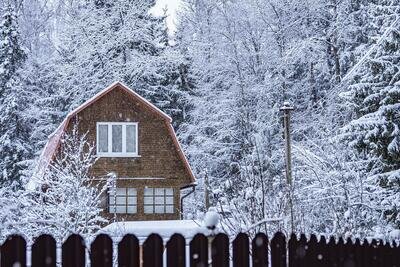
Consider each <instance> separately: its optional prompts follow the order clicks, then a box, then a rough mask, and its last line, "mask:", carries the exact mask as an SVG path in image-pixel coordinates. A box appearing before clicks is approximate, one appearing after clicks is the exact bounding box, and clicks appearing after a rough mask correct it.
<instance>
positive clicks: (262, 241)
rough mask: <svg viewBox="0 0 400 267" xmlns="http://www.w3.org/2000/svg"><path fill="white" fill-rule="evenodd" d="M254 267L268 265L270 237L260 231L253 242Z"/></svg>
mask: <svg viewBox="0 0 400 267" xmlns="http://www.w3.org/2000/svg"><path fill="white" fill-rule="evenodd" d="M251 250H252V255H251V256H252V261H253V267H268V237H267V236H266V235H265V234H263V233H258V234H256V236H255V237H254V239H253V241H252V242H251Z"/></svg>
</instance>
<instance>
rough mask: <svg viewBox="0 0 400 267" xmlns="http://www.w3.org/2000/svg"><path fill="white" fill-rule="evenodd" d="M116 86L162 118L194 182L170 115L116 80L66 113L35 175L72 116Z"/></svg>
mask: <svg viewBox="0 0 400 267" xmlns="http://www.w3.org/2000/svg"><path fill="white" fill-rule="evenodd" d="M116 88H120V89H122V90H124V91H125V92H127V93H128V94H129V95H130V96H132V97H133V98H135V99H136V100H138V101H139V102H141V103H142V104H144V105H145V106H146V107H148V108H149V110H150V111H152V112H154V113H155V114H156V115H158V116H159V117H161V118H163V119H164V121H165V123H166V126H167V129H168V132H169V134H170V135H171V137H172V140H173V143H174V145H175V148H176V150H177V152H178V154H179V157H180V159H181V160H182V162H183V163H184V165H185V169H186V171H187V173H188V175H189V177H190V182H191V183H192V184H193V183H195V182H196V179H195V177H194V175H193V172H192V169H191V168H190V165H189V162H188V160H187V158H186V156H185V154H184V153H183V151H182V147H181V145H180V144H179V141H178V139H177V137H176V134H175V131H174V128H173V127H172V125H171V122H172V119H171V117H170V116H168V115H167V114H165V113H164V112H163V111H161V110H160V109H159V108H157V107H156V106H154V105H153V104H151V103H150V102H149V101H147V100H146V99H145V98H143V97H142V96H140V95H139V94H137V93H136V92H134V91H133V90H132V89H130V88H129V87H128V86H126V85H125V84H123V83H121V82H119V81H118V82H114V83H113V84H111V85H110V86H108V87H107V88H105V89H104V90H102V91H100V92H99V93H97V94H96V95H94V96H93V97H92V98H90V99H89V100H87V101H86V102H85V103H83V104H82V105H80V106H79V107H77V108H76V109H74V110H73V111H71V112H70V113H68V115H67V116H66V118H65V119H64V120H63V122H62V123H61V124H60V125H59V126H58V127H57V129H56V130H55V131H54V132H53V133H52V134H51V135H50V136H49V140H48V141H47V144H46V145H45V147H44V148H43V150H42V153H41V155H40V158H39V162H38V166H37V170H36V172H35V173H36V175H38V176H39V177H40V176H41V175H43V173H44V172H45V171H46V169H47V167H48V165H49V164H50V162H51V161H52V160H54V158H55V156H56V152H57V149H58V148H59V146H60V142H61V139H62V137H63V135H64V133H65V131H66V130H67V128H68V125H69V123H70V122H71V120H72V118H74V117H75V116H76V115H77V114H78V113H79V112H80V111H82V110H84V109H85V108H87V107H89V106H90V105H92V104H94V103H95V102H96V101H97V100H99V99H100V98H102V97H103V96H105V95H106V94H107V93H108V92H110V91H112V90H114V89H116Z"/></svg>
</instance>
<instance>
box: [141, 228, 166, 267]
mask: <svg viewBox="0 0 400 267" xmlns="http://www.w3.org/2000/svg"><path fill="white" fill-rule="evenodd" d="M162 265H163V240H162V239H161V237H160V236H159V235H157V234H151V235H149V236H148V237H147V239H146V241H144V243H143V267H162Z"/></svg>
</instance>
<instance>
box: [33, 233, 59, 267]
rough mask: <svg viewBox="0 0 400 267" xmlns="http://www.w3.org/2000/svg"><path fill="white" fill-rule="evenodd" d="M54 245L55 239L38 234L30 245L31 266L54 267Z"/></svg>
mask: <svg viewBox="0 0 400 267" xmlns="http://www.w3.org/2000/svg"><path fill="white" fill-rule="evenodd" d="M56 245H57V244H56V240H54V238H53V237H52V236H50V235H41V236H39V237H38V238H37V239H36V240H35V242H34V243H33V245H32V267H55V266H56V265H57V257H56Z"/></svg>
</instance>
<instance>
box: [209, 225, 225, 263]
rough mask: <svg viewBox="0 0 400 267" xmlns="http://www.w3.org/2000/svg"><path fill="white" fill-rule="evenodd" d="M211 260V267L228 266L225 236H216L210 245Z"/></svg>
mask: <svg viewBox="0 0 400 267" xmlns="http://www.w3.org/2000/svg"><path fill="white" fill-rule="evenodd" d="M211 259H212V264H211V265H212V266H213V267H228V266H229V238H228V236H227V235H226V234H222V233H220V234H217V235H216V236H215V237H214V239H213V241H212V243H211Z"/></svg>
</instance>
